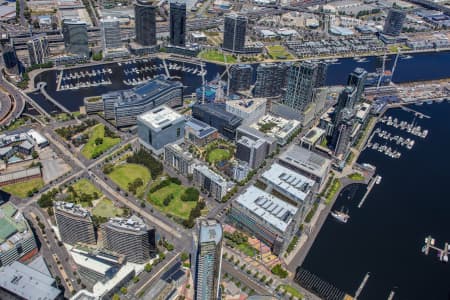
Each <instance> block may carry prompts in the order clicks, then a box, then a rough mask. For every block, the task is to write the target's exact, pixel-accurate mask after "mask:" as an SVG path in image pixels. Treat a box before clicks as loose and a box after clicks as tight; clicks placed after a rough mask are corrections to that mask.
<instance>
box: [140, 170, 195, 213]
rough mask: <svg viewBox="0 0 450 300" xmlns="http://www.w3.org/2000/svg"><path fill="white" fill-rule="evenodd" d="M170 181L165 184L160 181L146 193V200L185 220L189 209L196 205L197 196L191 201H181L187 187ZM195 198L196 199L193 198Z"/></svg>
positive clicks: (161, 209) (164, 211) (163, 210)
mask: <svg viewBox="0 0 450 300" xmlns="http://www.w3.org/2000/svg"><path fill="white" fill-rule="evenodd" d="M168 181H170V182H169V183H168V184H167V185H166V184H161V183H163V182H165V181H162V182H160V183H158V184H156V185H155V186H154V187H152V188H151V189H150V193H149V194H148V197H147V199H148V201H149V202H150V203H151V204H153V205H154V206H156V207H157V208H158V209H159V210H160V211H162V212H163V213H165V214H167V215H171V216H175V217H177V218H180V219H183V220H187V219H188V218H189V214H190V212H191V210H192V209H193V208H194V207H195V206H196V205H197V201H198V192H197V197H194V198H193V199H191V200H192V201H183V200H182V199H185V198H183V195H185V193H186V190H187V189H188V188H187V187H185V186H183V185H180V184H177V183H176V182H173V180H170V179H168ZM195 198H196V199H195Z"/></svg>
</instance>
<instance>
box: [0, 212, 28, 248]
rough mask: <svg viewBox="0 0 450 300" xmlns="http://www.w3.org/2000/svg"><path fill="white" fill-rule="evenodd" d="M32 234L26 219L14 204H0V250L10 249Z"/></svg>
mask: <svg viewBox="0 0 450 300" xmlns="http://www.w3.org/2000/svg"><path fill="white" fill-rule="evenodd" d="M32 234H33V233H32V232H31V231H30V230H29V229H28V224H27V221H26V220H25V218H24V217H23V215H22V214H21V213H20V212H18V211H17V209H16V207H15V206H14V205H12V204H11V203H5V204H3V205H1V206H0V252H3V251H8V250H10V249H11V248H12V247H15V244H16V243H17V242H20V241H21V240H23V239H24V238H26V237H28V236H30V235H32Z"/></svg>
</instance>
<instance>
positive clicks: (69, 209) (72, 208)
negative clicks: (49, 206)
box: [54, 201, 90, 218]
mask: <svg viewBox="0 0 450 300" xmlns="http://www.w3.org/2000/svg"><path fill="white" fill-rule="evenodd" d="M54 206H55V209H56V210H59V211H62V212H65V213H68V214H70V215H73V216H76V217H80V218H87V217H89V216H90V214H89V211H88V210H87V209H84V208H83V207H81V205H76V204H74V203H70V202H63V201H56V202H55V204H54Z"/></svg>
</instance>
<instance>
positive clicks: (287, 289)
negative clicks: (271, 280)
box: [277, 284, 303, 299]
mask: <svg viewBox="0 0 450 300" xmlns="http://www.w3.org/2000/svg"><path fill="white" fill-rule="evenodd" d="M277 290H284V291H285V292H286V293H289V294H291V295H292V296H293V297H296V298H297V299H303V295H302V293H300V292H299V291H298V290H297V289H295V288H293V287H292V286H290V285H287V284H280V285H279V286H278V287H277Z"/></svg>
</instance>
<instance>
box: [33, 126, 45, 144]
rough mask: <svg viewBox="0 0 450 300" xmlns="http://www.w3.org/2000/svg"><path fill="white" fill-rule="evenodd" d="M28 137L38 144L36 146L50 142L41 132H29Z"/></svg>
mask: <svg viewBox="0 0 450 300" xmlns="http://www.w3.org/2000/svg"><path fill="white" fill-rule="evenodd" d="M28 135H29V136H30V137H31V138H32V139H33V140H34V141H35V142H36V144H38V145H41V144H45V143H47V142H48V140H47V139H46V138H45V137H44V136H43V135H42V134H40V133H39V132H37V131H36V130H34V129H30V130H29V131H28Z"/></svg>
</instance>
